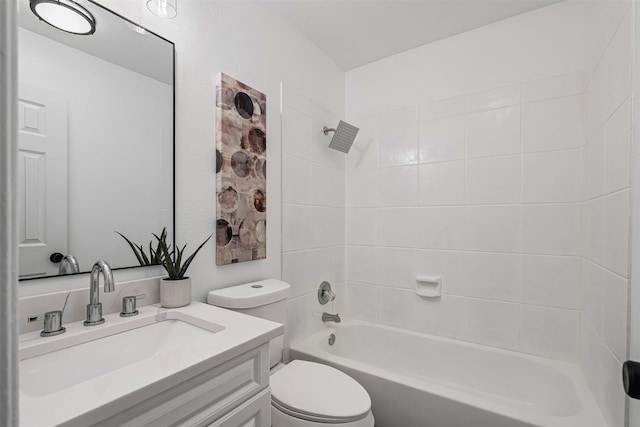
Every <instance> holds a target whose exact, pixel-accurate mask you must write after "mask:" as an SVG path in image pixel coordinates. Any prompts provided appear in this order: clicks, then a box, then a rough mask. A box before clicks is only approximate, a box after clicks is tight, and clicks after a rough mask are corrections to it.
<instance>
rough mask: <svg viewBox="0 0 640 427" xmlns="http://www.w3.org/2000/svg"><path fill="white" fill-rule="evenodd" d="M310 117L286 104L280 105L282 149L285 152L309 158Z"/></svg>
mask: <svg viewBox="0 0 640 427" xmlns="http://www.w3.org/2000/svg"><path fill="white" fill-rule="evenodd" d="M311 126H312V120H311V117H309V116H306V115H304V114H302V113H299V112H298V111H296V110H294V109H293V108H290V107H288V106H286V105H284V106H283V107H282V151H283V152H284V153H285V154H290V155H292V156H297V157H302V158H304V159H308V160H310V159H311V139H312V136H311V133H312V132H311V130H312V127H311Z"/></svg>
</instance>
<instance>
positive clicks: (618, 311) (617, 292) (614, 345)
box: [600, 272, 629, 362]
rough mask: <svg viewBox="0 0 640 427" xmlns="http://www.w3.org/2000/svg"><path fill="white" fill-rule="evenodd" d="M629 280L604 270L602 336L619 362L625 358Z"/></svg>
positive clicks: (601, 300) (601, 301)
mask: <svg viewBox="0 0 640 427" xmlns="http://www.w3.org/2000/svg"><path fill="white" fill-rule="evenodd" d="M628 286H629V282H628V280H625V279H623V278H622V277H619V276H616V275H614V274H612V273H609V272H604V283H603V286H602V298H601V299H600V304H601V305H602V338H603V340H604V342H605V344H607V346H608V347H609V348H610V349H611V352H612V353H613V354H614V356H615V357H616V358H617V359H618V361H619V362H624V361H625V360H627V357H628V354H627V332H628V324H627V316H628V314H629V311H628V306H629V304H628V295H629V287H628Z"/></svg>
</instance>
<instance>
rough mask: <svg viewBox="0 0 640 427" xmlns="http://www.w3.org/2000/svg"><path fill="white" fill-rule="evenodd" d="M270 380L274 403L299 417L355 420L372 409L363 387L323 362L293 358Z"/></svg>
mask: <svg viewBox="0 0 640 427" xmlns="http://www.w3.org/2000/svg"><path fill="white" fill-rule="evenodd" d="M270 383H271V399H272V400H273V402H274V404H276V406H278V407H279V408H281V409H284V410H285V412H292V415H296V416H298V417H300V418H306V419H315V420H336V421H345V422H346V421H355V420H359V419H361V418H363V417H364V416H366V415H367V413H368V412H369V410H370V409H371V399H370V398H369V394H368V393H367V391H366V390H365V389H364V387H362V386H361V385H360V384H359V383H358V382H357V381H356V380H354V379H353V378H351V377H350V376H348V375H347V374H345V373H344V372H341V371H339V370H337V369H335V368H332V367H331V366H327V365H322V364H320V363H314V362H307V361H304V360H294V361H292V362H291V363H289V364H288V365H286V366H285V367H283V368H282V369H280V370H279V371H277V372H275V373H274V374H273V375H271V378H270Z"/></svg>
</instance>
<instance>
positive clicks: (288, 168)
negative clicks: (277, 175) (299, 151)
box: [282, 155, 313, 204]
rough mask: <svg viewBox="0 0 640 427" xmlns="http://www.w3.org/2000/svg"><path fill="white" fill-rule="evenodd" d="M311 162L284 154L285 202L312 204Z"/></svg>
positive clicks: (283, 187) (283, 191)
mask: <svg viewBox="0 0 640 427" xmlns="http://www.w3.org/2000/svg"><path fill="white" fill-rule="evenodd" d="M311 183H312V180H311V162H310V161H308V160H304V159H301V158H299V157H293V156H288V155H284V156H283V158H282V201H283V202H284V203H295V204H310V203H311V201H312V199H313V197H312V192H311V188H312V186H311Z"/></svg>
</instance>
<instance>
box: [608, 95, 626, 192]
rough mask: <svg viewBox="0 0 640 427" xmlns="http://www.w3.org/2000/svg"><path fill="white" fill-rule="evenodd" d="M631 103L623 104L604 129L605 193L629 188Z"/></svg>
mask: <svg viewBox="0 0 640 427" xmlns="http://www.w3.org/2000/svg"><path fill="white" fill-rule="evenodd" d="M630 160H631V102H630V101H627V102H625V103H624V104H623V105H622V106H621V107H620V108H619V109H618V110H617V111H616V112H615V113H614V115H613V116H612V117H611V118H610V119H609V121H608V122H607V124H606V127H605V168H604V170H605V192H607V193H610V192H613V191H616V190H621V189H623V188H626V187H629V185H630V182H629V179H630V165H631V161H630Z"/></svg>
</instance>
